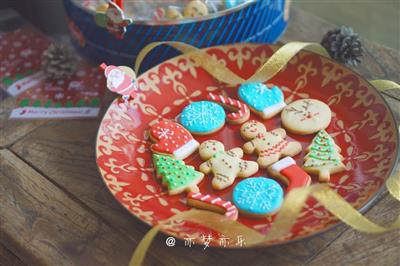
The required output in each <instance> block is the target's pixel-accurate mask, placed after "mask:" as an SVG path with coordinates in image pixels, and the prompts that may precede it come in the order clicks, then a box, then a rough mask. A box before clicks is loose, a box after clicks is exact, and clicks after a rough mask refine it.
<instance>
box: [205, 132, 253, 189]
mask: <svg viewBox="0 0 400 266" xmlns="http://www.w3.org/2000/svg"><path fill="white" fill-rule="evenodd" d="M199 152H200V157H201V159H203V160H207V161H206V162H204V163H202V164H201V165H200V172H203V173H204V174H208V173H211V172H212V173H213V174H214V177H213V180H212V183H211V184H212V187H213V188H214V189H224V188H227V187H229V186H230V185H232V183H233V182H234V181H235V178H236V177H248V176H251V175H253V174H255V173H256V172H257V171H258V164H257V163H256V162H252V161H245V160H242V159H241V158H242V157H243V150H242V149H241V148H234V149H231V150H229V151H225V147H224V145H223V144H222V143H221V142H219V141H216V140H207V141H205V142H203V143H202V144H201V145H200V147H199Z"/></svg>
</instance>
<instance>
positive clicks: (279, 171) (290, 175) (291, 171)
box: [268, 157, 311, 192]
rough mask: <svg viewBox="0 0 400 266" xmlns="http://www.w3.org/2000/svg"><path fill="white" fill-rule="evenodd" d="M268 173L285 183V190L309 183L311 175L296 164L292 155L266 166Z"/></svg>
mask: <svg viewBox="0 0 400 266" xmlns="http://www.w3.org/2000/svg"><path fill="white" fill-rule="evenodd" d="M268 173H269V174H270V175H271V176H273V177H276V178H278V179H279V180H281V181H282V182H283V183H285V184H286V186H287V188H286V191H287V192H289V191H290V190H292V189H294V188H297V187H304V186H308V185H310V184H311V177H310V176H309V175H308V174H307V173H306V172H305V171H304V170H303V169H302V168H301V167H299V166H298V165H297V164H296V161H295V160H293V158H292V157H285V158H283V159H281V160H279V161H277V162H276V163H274V164H272V165H271V166H269V167H268Z"/></svg>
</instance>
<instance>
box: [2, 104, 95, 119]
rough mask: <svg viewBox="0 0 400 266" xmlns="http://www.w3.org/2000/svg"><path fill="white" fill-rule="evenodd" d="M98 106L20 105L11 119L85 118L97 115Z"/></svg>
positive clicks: (11, 115) (13, 112) (12, 113)
mask: <svg viewBox="0 0 400 266" xmlns="http://www.w3.org/2000/svg"><path fill="white" fill-rule="evenodd" d="M99 111H100V108H98V107H69V108H46V107H19V108H16V109H14V110H13V111H12V112H11V114H10V117H9V118H10V119H24V118H28V119H32V118H85V117H96V116H97V115H98V114H99Z"/></svg>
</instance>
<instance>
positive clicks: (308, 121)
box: [281, 99, 332, 135]
mask: <svg viewBox="0 0 400 266" xmlns="http://www.w3.org/2000/svg"><path fill="white" fill-rule="evenodd" d="M331 118H332V112H331V109H330V108H329V106H328V105H326V104H325V103H323V102H321V101H319V100H315V99H301V100H297V101H294V102H292V103H290V104H289V105H288V106H286V107H285V108H284V109H283V111H282V113H281V119H282V126H283V127H284V128H285V129H287V130H288V131H289V132H291V133H294V134H299V135H307V134H313V133H316V132H318V131H320V130H322V129H325V128H327V127H328V126H329V124H330V123H331Z"/></svg>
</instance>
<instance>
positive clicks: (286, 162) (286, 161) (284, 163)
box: [271, 156, 296, 172]
mask: <svg viewBox="0 0 400 266" xmlns="http://www.w3.org/2000/svg"><path fill="white" fill-rule="evenodd" d="M293 164H296V162H295V160H293V158H292V157H289V156H288V157H285V158H283V159H281V160H279V161H277V162H276V163H274V164H273V165H272V166H271V168H272V170H273V171H275V172H280V171H282V170H283V169H285V168H287V167H289V166H291V165H293Z"/></svg>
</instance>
